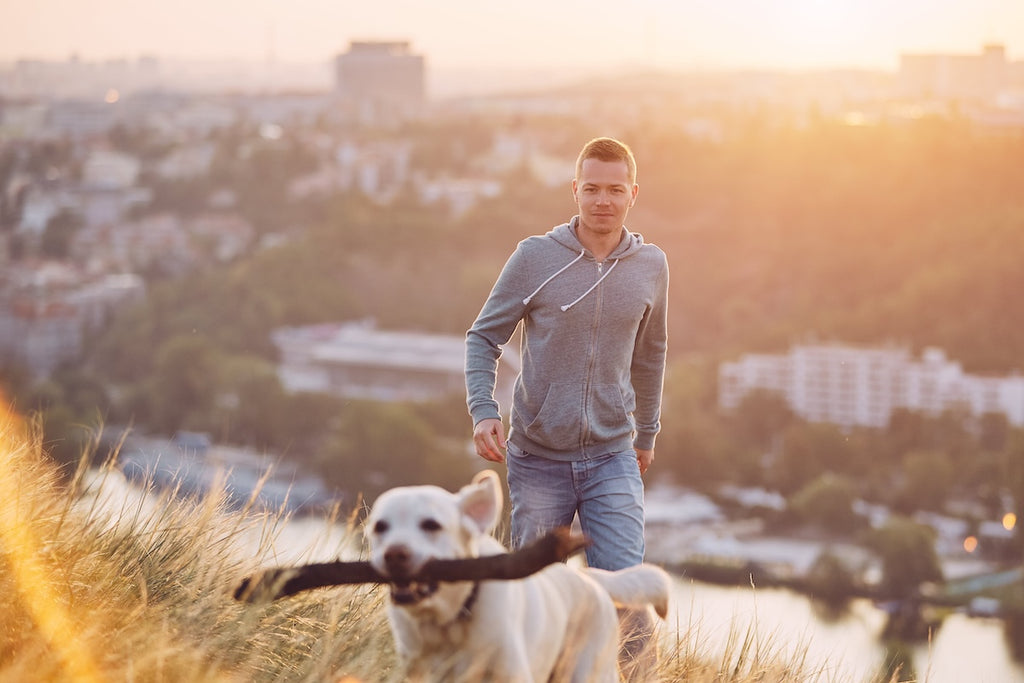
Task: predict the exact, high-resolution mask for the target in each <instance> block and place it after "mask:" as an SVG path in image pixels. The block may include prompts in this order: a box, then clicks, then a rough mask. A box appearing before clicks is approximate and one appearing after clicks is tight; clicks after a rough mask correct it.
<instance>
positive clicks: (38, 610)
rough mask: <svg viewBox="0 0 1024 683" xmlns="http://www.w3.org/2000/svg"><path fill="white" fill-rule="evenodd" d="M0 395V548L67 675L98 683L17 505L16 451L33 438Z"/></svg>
mask: <svg viewBox="0 0 1024 683" xmlns="http://www.w3.org/2000/svg"><path fill="white" fill-rule="evenodd" d="M6 406H7V404H6V403H5V402H3V397H2V396H0V453H2V455H3V458H4V460H5V461H6V463H7V465H8V466H7V467H4V468H3V469H0V548H2V552H3V554H4V556H5V558H4V559H5V560H6V563H7V565H8V566H9V568H10V572H11V575H12V577H13V578H14V582H15V584H16V585H17V586H18V589H19V590H18V592H19V595H20V597H21V600H22V602H23V604H24V605H25V609H26V610H27V611H28V613H29V614H30V615H31V617H32V620H33V621H34V622H35V623H36V626H37V627H38V628H39V631H40V633H41V634H42V635H43V637H44V638H45V639H46V642H47V643H48V644H49V646H50V647H51V648H52V650H53V651H54V652H55V653H57V655H58V657H59V658H60V661H61V663H62V665H63V667H64V669H65V672H66V673H67V676H68V680H71V681H75V682H76V683H78V682H81V683H89V682H91V681H95V682H96V683H100V682H101V681H102V680H103V678H102V676H101V675H100V672H99V670H98V668H97V667H96V664H95V662H94V661H93V658H92V656H91V653H90V652H89V651H88V650H87V648H86V647H85V646H84V643H83V639H82V638H81V637H80V630H79V628H78V625H77V624H76V622H75V620H74V619H73V618H72V617H71V614H70V613H69V612H68V610H67V606H66V604H65V602H64V601H63V600H61V599H60V597H59V596H58V594H57V593H56V591H54V589H53V585H52V575H53V573H52V571H49V570H48V567H47V566H46V565H45V564H44V563H43V562H41V561H40V557H42V555H43V553H44V552H45V551H44V550H43V549H42V548H41V547H40V544H39V543H38V541H37V539H36V538H35V536H34V534H33V532H32V528H31V515H30V514H27V512H30V511H25V510H23V509H21V508H20V506H21V505H23V504H24V497H23V496H21V495H19V492H20V489H21V486H20V477H19V474H18V471H17V469H18V460H19V458H18V457H17V455H18V454H20V453H21V452H22V451H23V449H25V448H27V447H28V444H30V443H32V441H31V439H30V437H29V430H28V428H27V427H26V425H25V424H24V422H23V421H22V420H21V419H20V418H19V417H18V416H17V415H15V414H13V413H12V412H11V411H10V410H9V409H8V408H7V407H6Z"/></svg>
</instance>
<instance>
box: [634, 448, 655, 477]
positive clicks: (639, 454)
mask: <svg viewBox="0 0 1024 683" xmlns="http://www.w3.org/2000/svg"><path fill="white" fill-rule="evenodd" d="M652 462H654V449H653V448H652V449H651V450H649V451H642V450H640V449H639V448H637V449H636V463H637V464H638V465H640V474H644V473H645V472H647V468H648V467H650V466H651V463H652Z"/></svg>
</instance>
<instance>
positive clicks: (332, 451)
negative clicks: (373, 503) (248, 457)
mask: <svg viewBox="0 0 1024 683" xmlns="http://www.w3.org/2000/svg"><path fill="white" fill-rule="evenodd" d="M477 464H478V461H477V460H476V459H475V456H473V455H472V454H471V453H469V452H467V451H466V450H464V449H455V450H453V449H450V448H447V447H445V446H444V445H443V444H442V443H441V442H440V441H439V440H438V439H437V438H436V436H435V434H434V431H433V430H432V428H431V426H430V425H429V424H428V423H427V422H426V421H424V420H423V419H422V418H420V417H418V416H417V415H416V413H415V411H414V410H413V409H412V408H410V407H409V406H406V405H403V404H400V403H376V402H362V401H349V402H346V403H345V405H344V408H343V410H342V412H341V415H340V416H339V420H338V422H337V423H336V424H335V425H334V426H333V428H332V430H331V439H330V441H329V443H328V444H327V445H326V446H325V448H324V449H323V451H322V452H321V453H319V454H318V455H317V457H316V460H315V465H316V466H317V469H318V470H319V471H320V473H321V475H322V476H323V478H324V481H325V482H326V483H327V484H328V485H329V486H334V487H338V488H340V489H342V490H344V491H347V492H349V493H351V494H362V496H363V497H364V498H366V499H367V500H373V499H374V498H376V497H377V495H379V494H380V493H381V492H382V491H384V490H385V489H387V488H390V487H392V486H403V485H412V484H424V483H431V484H436V485H438V486H441V487H443V488H447V489H452V490H454V489H457V488H458V487H460V486H462V485H463V484H465V483H466V482H467V481H469V479H470V478H471V477H472V475H473V472H474V471H475V468H476V465H477Z"/></svg>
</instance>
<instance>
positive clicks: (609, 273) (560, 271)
mask: <svg viewBox="0 0 1024 683" xmlns="http://www.w3.org/2000/svg"><path fill="white" fill-rule="evenodd" d="M584 254H586V251H580V253H579V256H577V257H576V258H574V259H573V260H572V261H569V262H568V263H566V264H565V265H564V266H562V267H561V268H559V269H558V271H557V272H555V274H554V275H552V276H551V277H549V278H548V279H547V280H545V281H544V282H542V283H540V286H539V287H537V289H535V290H533V294H531V295H530V296H528V297H526V298H525V299H523V305H524V306H525V305H527V304H529V303H530V301H532V300H533V297H535V296H537V293H538V292H540V290H542V289H544V286H545V285H547V284H548V283H549V282H551V281H552V280H554V279H555V278H556V277H558V276H559V275H561V274H562V273H563V272H565V271H566V269H568V268H569V266H571V265H572V264H574V263H576V262H577V261H579V260H580V259H581V258H583V256H584ZM617 265H619V259H615V260H614V261H612V265H611V266H609V267H608V270H606V271H605V272H604V275H602V276H601V277H599V278H598V279H597V282H595V283H594V284H593V285H591V286H590V289H588V290H587V291H585V292H583V294H580V296H579V298H577V299H576V300H575V301H573V302H572V303H568V304H565V305H564V306H559V308H561V309H562V311H563V312H565V311H568V310H569V309H570V308H572V307H573V306H575V305H576V304H578V303H579V302H581V301H583V299H584V298H585V297H586V296H587V294H590V293H591V292H593V291H594V289H596V288H597V286H598V285H599V284H601V281H602V280H604V279H605V278H606V277H608V276H609V275H611V274H612V271H613V270H615V266H617Z"/></svg>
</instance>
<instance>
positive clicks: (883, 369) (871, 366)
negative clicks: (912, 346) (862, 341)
mask: <svg viewBox="0 0 1024 683" xmlns="http://www.w3.org/2000/svg"><path fill="white" fill-rule="evenodd" d="M718 386H719V396H718V401H719V406H720V407H721V408H723V409H725V410H731V409H733V408H735V407H736V406H737V405H739V403H740V401H741V400H742V399H743V397H744V396H745V395H746V394H747V393H748V392H750V391H752V390H755V389H765V390H768V391H773V392H776V393H778V394H780V395H781V396H782V397H783V398H785V400H786V402H787V403H788V404H789V406H790V408H792V410H793V412H795V413H796V414H797V415H799V416H800V417H802V418H804V419H806V420H809V421H811V422H830V423H833V424H838V425H842V426H844V427H851V426H855V425H857V426H868V427H885V426H886V425H887V424H888V423H889V417H890V415H891V414H892V411H893V410H894V409H896V408H907V409H909V410H913V411H916V412H923V413H927V414H931V415H936V414H938V413H941V412H942V411H943V410H946V409H948V408H954V407H961V408H966V409H967V410H968V411H969V412H970V413H971V414H972V415H975V416H979V415H982V414H984V413H1002V414H1004V415H1006V418H1007V420H1008V421H1009V422H1010V424H1013V425H1014V426H1018V427H1019V426H1024V376H1020V375H1011V376H1008V377H982V376H979V375H970V374H967V373H965V372H964V371H963V368H962V367H961V366H960V364H959V363H955V362H952V361H950V360H948V359H947V358H946V354H945V353H944V352H943V351H942V350H940V349H936V348H929V349H926V350H925V351H924V353H923V354H922V356H921V359H920V360H915V359H914V358H912V357H911V355H910V352H909V351H908V350H907V349H905V348H893V347H881V348H867V347H857V346H850V345H842V344H811V345H800V346H795V347H793V348H792V349H790V351H789V353H787V354H784V355H782V354H777V355H769V354H746V355H744V356H743V357H741V358H740V359H739V360H737V361H733V362H727V363H723V364H722V365H721V366H719V371H718Z"/></svg>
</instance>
